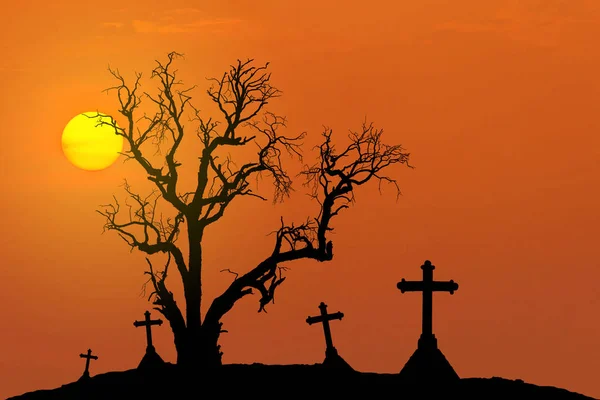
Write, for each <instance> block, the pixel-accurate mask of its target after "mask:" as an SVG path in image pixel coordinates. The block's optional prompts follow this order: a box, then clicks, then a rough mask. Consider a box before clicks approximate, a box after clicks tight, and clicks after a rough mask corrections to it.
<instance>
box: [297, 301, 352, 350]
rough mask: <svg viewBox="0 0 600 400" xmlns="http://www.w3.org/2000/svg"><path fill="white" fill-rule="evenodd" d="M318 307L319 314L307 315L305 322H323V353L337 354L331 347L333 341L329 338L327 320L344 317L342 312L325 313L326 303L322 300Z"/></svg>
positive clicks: (310, 323) (329, 331) (329, 332)
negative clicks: (324, 346) (314, 315)
mask: <svg viewBox="0 0 600 400" xmlns="http://www.w3.org/2000/svg"><path fill="white" fill-rule="evenodd" d="M319 309H320V310H321V315H318V316H316V317H308V318H306V322H307V323H308V324H309V325H312V324H314V323H318V322H322V323H323V333H324V334H325V345H326V346H327V347H326V349H325V354H326V355H328V354H337V350H336V349H335V347H333V341H332V340H331V329H329V321H331V320H334V319H339V320H341V319H342V318H343V317H344V314H343V313H341V312H339V311H338V312H336V313H333V314H327V305H326V304H325V303H323V302H321V304H319Z"/></svg>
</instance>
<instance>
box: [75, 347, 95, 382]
mask: <svg viewBox="0 0 600 400" xmlns="http://www.w3.org/2000/svg"><path fill="white" fill-rule="evenodd" d="M79 357H81V358H85V370H84V371H83V375H81V378H79V380H80V381H84V380H86V379H89V378H90V360H97V359H98V356H93V355H92V350H91V349H88V351H87V354H80V355H79Z"/></svg>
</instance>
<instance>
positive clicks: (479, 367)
mask: <svg viewBox="0 0 600 400" xmlns="http://www.w3.org/2000/svg"><path fill="white" fill-rule="evenodd" d="M54 3H55V4H52V2H42V1H39V5H37V6H35V7H34V6H32V4H31V3H28V2H12V3H11V7H13V8H12V9H10V10H6V11H5V12H3V13H1V14H2V16H1V17H0V18H2V23H1V24H0V26H1V28H0V30H1V31H0V33H1V35H0V37H1V39H0V40H1V41H2V42H0V44H1V48H2V57H0V72H1V73H0V87H1V88H2V92H3V93H2V97H1V98H0V99H1V100H0V101H1V102H2V104H0V109H1V110H2V121H3V122H2V130H3V132H4V135H3V136H4V140H3V144H2V146H0V152H1V159H0V162H1V168H0V176H1V177H2V181H3V182H4V191H3V195H2V196H0V205H1V207H2V210H3V212H4V215H3V220H4V221H3V224H2V233H1V238H2V239H1V240H2V261H1V267H0V268H1V271H2V275H1V276H2V297H1V299H2V301H1V302H0V303H1V304H2V305H1V306H0V312H1V314H0V317H1V318H2V329H0V354H1V356H0V397H2V398H5V397H7V396H11V395H16V394H19V393H22V392H26V391H31V390H35V389H41V388H52V387H57V386H60V385H61V384H64V383H67V382H70V381H73V380H75V379H77V378H78V377H79V376H80V374H81V372H82V369H83V364H84V362H83V360H81V359H79V357H78V355H79V353H81V352H84V351H85V350H86V349H87V348H88V347H91V348H92V349H93V351H94V352H95V353H96V354H98V355H99V357H100V358H99V360H98V361H94V362H92V366H91V373H92V375H93V374H98V373H102V372H107V371H111V370H124V369H129V368H134V367H135V366H136V365H137V363H138V362H139V360H140V358H141V356H142V355H143V352H144V348H145V337H144V333H143V332H142V331H141V330H140V329H135V328H134V327H133V325H132V323H133V321H134V320H136V319H141V318H143V312H144V311H145V310H146V309H148V308H149V304H148V302H147V301H146V299H145V298H144V297H140V296H139V294H140V289H141V285H142V284H143V282H144V280H145V278H144V275H143V274H142V273H143V270H144V268H145V262H144V259H143V256H142V255H141V254H140V253H136V252H134V253H129V249H128V248H127V246H126V245H125V243H123V242H122V241H121V240H120V239H119V238H118V237H117V236H116V235H114V234H111V233H107V234H105V235H101V231H102V223H103V220H102V218H101V217H100V216H99V215H97V214H96V213H95V212H94V210H95V209H96V208H97V206H98V205H99V204H103V203H106V202H108V201H110V199H111V195H112V194H113V193H115V194H118V195H121V192H119V190H118V185H120V184H121V182H122V178H124V177H128V178H129V180H130V183H132V185H136V184H138V185H141V184H142V183H143V182H144V180H145V177H144V176H143V175H142V174H141V171H140V169H139V168H137V166H136V165H134V164H132V163H127V164H122V163H121V162H120V161H119V162H117V163H116V164H115V165H113V166H111V167H110V168H108V169H106V170H104V171H101V172H97V173H90V172H86V171H82V170H78V169H76V168H75V167H73V166H72V165H71V164H69V163H68V161H67V160H66V158H65V157H64V156H63V154H62V150H61V145H60V135H61V133H62V129H63V127H64V126H65V124H66V123H67V122H68V121H69V120H70V119H71V118H72V117H73V116H74V115H76V114H78V113H80V112H85V111H90V110H95V109H99V110H101V111H102V112H106V113H116V102H115V99H114V97H113V96H112V95H111V96H107V95H105V94H104V93H101V90H102V89H104V88H106V87H108V86H110V85H111V84H113V83H114V82H113V81H112V80H111V77H110V75H109V74H108V72H107V69H106V67H107V65H108V64H109V63H110V65H111V66H113V67H118V68H119V69H120V71H121V72H122V73H123V74H124V75H125V76H126V77H131V76H132V73H133V71H136V70H137V71H141V72H144V73H146V75H148V74H149V71H150V70H151V68H153V67H154V60H155V59H157V58H160V59H164V57H165V55H166V53H167V52H169V51H172V50H175V51H178V52H182V53H185V55H186V59H185V60H183V61H180V62H179V69H180V71H181V74H182V75H181V76H182V77H183V78H184V79H185V80H186V82H187V83H189V84H190V85H192V84H198V85H199V88H200V89H201V90H198V91H197V92H196V95H195V103H194V104H195V105H196V106H197V107H198V108H200V109H203V110H206V112H207V113H211V112H213V110H214V109H213V108H211V107H212V106H211V105H210V103H209V102H208V101H207V100H206V96H205V95H204V90H205V89H206V88H207V82H206V81H205V79H204V78H206V77H211V76H217V75H220V74H221V73H222V72H223V71H224V70H225V69H226V68H227V66H228V65H229V64H230V63H232V62H235V60H236V59H237V58H246V57H253V58H256V59H257V61H258V62H265V61H270V62H271V63H272V64H271V65H272V72H273V83H274V84H275V85H276V86H277V87H278V88H279V89H281V90H282V91H283V92H284V96H283V97H282V98H280V99H278V100H277V101H275V102H273V110H274V111H277V112H280V113H282V114H285V115H286V116H287V117H288V120H289V125H288V130H289V132H296V133H297V132H300V131H304V130H306V131H308V133H309V135H310V137H311V139H310V140H313V141H314V140H317V139H318V135H319V133H320V131H321V129H322V125H328V126H330V127H332V128H333V129H334V133H337V135H338V136H337V137H338V138H343V137H344V136H345V134H346V132H347V130H348V129H351V128H354V129H357V128H359V127H360V123H361V122H362V121H363V120H364V118H365V117H367V118H368V119H369V120H372V121H374V122H375V124H376V125H377V126H378V127H382V128H384V129H385V134H384V137H386V140H387V141H388V142H393V143H402V144H403V145H404V146H405V147H406V148H407V149H408V150H409V151H410V152H411V153H412V156H411V157H412V164H414V165H415V166H416V169H414V170H409V169H407V168H395V169H393V170H392V171H391V172H392V173H393V174H394V176H395V177H397V178H398V179H399V182H400V185H401V188H402V191H403V196H402V197H401V198H400V200H399V201H398V202H396V201H395V197H394V193H393V192H392V191H391V190H387V191H386V192H385V193H384V195H383V196H380V195H379V194H378V192H377V187H376V185H372V186H370V187H366V188H361V189H363V190H360V191H358V192H357V204H356V206H355V207H354V208H353V209H351V210H350V211H348V212H346V213H345V214H343V215H342V216H341V217H340V218H339V219H338V220H337V221H336V223H335V227H336V229H337V231H336V232H337V233H336V234H335V236H334V237H333V239H334V253H335V258H334V260H333V261H332V262H330V263H327V264H318V263H313V262H299V263H296V264H292V265H289V266H290V267H292V269H291V270H290V271H288V279H287V280H286V282H285V284H284V285H282V286H281V287H280V289H279V292H278V295H277V297H276V304H275V305H270V307H268V314H257V313H256V310H257V308H258V302H257V298H256V297H248V298H246V299H244V300H243V301H242V302H241V303H240V304H238V306H237V307H236V308H235V309H234V310H233V311H232V312H231V313H230V314H228V315H227V317H226V319H225V321H224V323H225V326H224V327H225V328H226V329H228V330H229V333H227V334H224V335H223V336H222V339H221V344H222V347H223V350H224V358H223V361H224V362H226V363H236V362H262V363H314V362H319V361H321V360H322V358H323V356H324V341H323V334H322V331H321V330H320V328H318V327H315V326H308V325H307V324H306V322H305V319H306V317H307V316H308V315H315V314H316V313H318V308H317V306H318V304H319V302H321V301H324V302H326V303H327V304H328V305H329V309H330V311H332V312H333V311H338V310H339V311H342V312H344V314H345V318H344V320H343V321H341V322H339V321H335V322H333V323H332V332H333V340H334V344H335V345H336V347H337V349H338V350H339V352H340V354H341V355H342V356H343V357H344V358H345V359H346V360H347V361H348V362H349V363H350V364H351V365H352V366H354V367H355V368H356V369H358V370H361V371H375V372H397V371H399V370H400V369H401V368H402V366H403V365H404V363H405V362H406V360H407V359H408V357H409V356H410V355H411V354H412V352H413V351H414V349H415V348H416V343H417V339H418V336H419V333H420V328H421V320H420V315H421V314H420V313H421V308H420V307H421V299H420V296H419V295H418V294H414V293H412V294H404V295H403V294H401V293H400V292H399V291H398V290H397V289H396V283H397V282H398V281H399V280H400V279H401V278H403V277H405V278H407V279H419V278H420V277H421V270H420V269H419V266H420V265H421V264H422V263H423V261H424V260H425V259H430V260H431V261H432V262H433V264H435V265H436V266H437V269H436V271H435V274H434V277H435V278H437V279H440V280H447V279H454V280H455V281H457V282H458V283H459V284H460V289H459V290H458V292H457V293H455V295H454V296H450V295H448V294H446V293H441V294H436V295H435V296H434V324H433V327H434V333H435V334H436V336H437V337H438V340H439V344H440V347H441V349H442V351H443V352H444V354H445V355H446V357H447V358H448V359H449V361H450V362H451V363H452V365H453V366H454V368H455V369H456V371H457V373H458V374H459V375H460V376H462V377H473V376H483V377H491V376H502V377H506V378H513V379H514V378H521V379H524V380H525V381H528V382H531V383H535V384H540V385H553V386H559V387H564V388H567V389H569V390H574V391H578V392H581V393H583V394H586V395H589V396H594V397H600V384H599V383H598V379H597V371H598V370H600V344H599V341H598V339H599V338H600V313H599V309H600V289H599V288H598V284H597V282H598V280H599V279H600V269H599V268H598V259H599V256H600V254H599V253H598V239H599V238H600V232H599V228H598V226H599V222H600V221H599V219H600V211H599V208H598V204H600V187H599V185H598V182H599V181H600V180H599V179H598V177H599V174H600V135H598V129H599V128H600V119H598V109H599V104H600V78H599V76H598V71H599V70H600V53H599V52H598V47H597V40H596V38H598V37H600V5H599V4H598V2H597V1H596V0H585V1H584V0H569V1H564V0H563V1H561V0H526V1H518V0H503V1H491V0H490V1H484V2H482V1H479V0H456V1H453V2H446V1H441V0H421V1H414V2H413V1H401V2H399V1H371V2H364V1H360V2H359V1H355V0H352V1H349V0H345V1H327V2H326V1H314V0H305V1H303V2H283V1H276V0H269V1H263V0H260V1H255V2H249V1H244V2H241V1H220V2H205V1H202V2H199V1H181V0H174V1H170V2H166V3H165V2H159V1H148V0H144V1H143V2H142V1H140V0H132V1H128V2H126V3H127V6H126V8H123V6H122V5H120V4H122V3H123V2H121V1H115V0H106V1H103V2H101V4H102V5H101V6H99V5H98V4H97V3H94V4H92V3H91V2H89V6H86V5H82V4H81V2H79V1H74V0H65V1H57V2H54ZM136 3H137V4H136ZM240 3H242V4H240ZM290 3H294V5H293V6H292V5H290ZM300 3H301V5H298V4H300ZM142 4H143V5H142ZM192 7H193V9H192ZM144 87H145V88H147V89H148V90H151V89H152V88H153V86H152V83H151V82H147V81H146V83H145V86H144ZM309 150H310V149H308V148H307V149H306V156H307V157H309V156H310V157H312V153H309ZM292 168H296V167H295V166H292ZM296 187H297V190H298V192H297V193H296V196H295V197H294V198H293V199H292V200H291V201H289V202H287V203H285V204H283V205H277V206H275V207H274V206H272V205H271V204H270V202H265V203H262V202H260V201H259V200H255V201H246V200H244V201H241V202H239V204H238V205H237V207H234V208H232V209H231V210H230V212H229V213H228V214H227V215H226V216H225V218H224V219H223V220H222V221H221V223H219V224H218V225H215V226H214V227H211V228H210V231H209V232H208V233H207V237H206V241H205V246H206V247H205V254H206V257H205V279H206V282H207V283H206V284H205V288H206V295H207V296H211V295H215V294H217V293H218V292H219V291H220V290H222V289H223V288H224V287H225V285H227V284H228V282H230V280H231V278H232V277H231V275H228V274H224V273H219V270H221V269H223V268H230V269H233V270H239V271H245V270H247V269H248V268H250V267H252V266H253V265H255V264H256V262H257V261H259V260H260V259H261V258H262V257H263V256H264V255H266V254H268V253H269V252H270V250H271V242H272V238H271V237H266V236H265V235H266V234H267V233H269V232H270V231H272V230H273V229H276V227H277V226H278V222H279V217H280V215H285V216H286V217H288V216H289V217H290V218H296V220H303V219H304V217H305V216H306V215H307V213H308V212H309V211H312V210H313V209H311V208H310V203H308V202H307V199H306V197H305V196H303V195H302V187H301V186H300V182H298V183H297V185H296ZM267 193H269V192H267ZM307 207H309V208H307ZM240 227H243V228H240ZM246 227H255V228H253V229H252V230H249V229H246ZM172 278H175V275H173V276H172ZM172 282H173V283H172V285H175V280H172ZM174 287H177V286H176V285H175V286H174ZM153 314H154V316H158V314H157V313H156V312H154V313H153ZM154 333H155V336H154V337H155V345H156V348H157V350H158V352H159V353H160V354H161V355H162V356H163V358H164V359H166V360H168V361H174V360H175V352H174V347H173V345H172V338H171V335H170V332H169V330H168V328H167V326H165V325H163V326H162V327H160V328H158V329H155V330H154Z"/></svg>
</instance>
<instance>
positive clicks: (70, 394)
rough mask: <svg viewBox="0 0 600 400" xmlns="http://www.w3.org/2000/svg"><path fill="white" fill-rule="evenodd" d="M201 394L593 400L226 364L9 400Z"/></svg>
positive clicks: (536, 390)
mask: <svg viewBox="0 0 600 400" xmlns="http://www.w3.org/2000/svg"><path fill="white" fill-rule="evenodd" d="M203 394H207V395H208V394H210V397H211V398H230V397H231V396H237V395H245V396H250V397H251V398H253V397H255V396H256V397H258V396H261V397H266V398H275V397H284V398H285V397H287V396H288V395H293V397H297V396H306V397H308V398H311V399H327V398H330V397H333V398H340V397H341V396H350V395H351V396H352V397H355V396H357V395H358V396H363V397H366V398H369V399H379V398H387V397H389V396H393V397H394V398H402V399H421V398H432V397H431V396H435V397H433V398H436V397H437V398H440V397H443V398H456V399H476V398H477V399H480V398H484V399H507V398H511V397H512V398H516V397H519V398H529V399H537V398H553V399H558V400H561V399H564V400H585V399H590V400H594V399H593V398H592V397H587V396H584V395H582V394H578V393H574V392H570V391H568V390H565V389H560V388H555V387H548V386H536V385H533V384H529V383H525V382H523V381H521V380H508V379H502V378H498V377H493V378H463V379H459V380H457V381H454V382H449V383H446V384H427V383H424V384H408V383H402V382H401V381H400V374H398V373H396V374H378V373H365V372H356V371H353V370H348V369H335V368H328V367H326V366H324V365H323V364H314V365H263V364H251V365H244V364H228V365H223V366H222V367H220V368H218V369H214V370H207V371H202V372H199V371H197V372H195V373H184V372H182V370H181V369H180V368H179V367H177V366H176V365H173V364H170V363H165V364H164V365H163V366H160V367H156V368H154V369H132V370H127V371H122V372H108V373H105V374H99V375H96V376H92V377H90V378H89V379H84V380H78V381H75V382H72V383H69V384H66V385H63V386H61V387H59V388H56V389H51V390H39V391H35V392H30V393H25V394H23V395H20V396H15V397H11V398H9V399H7V400H51V399H52V400H54V399H62V400H70V399H73V400H74V399H77V400H81V399H88V400H96V399H97V400H100V399H120V398H128V399H132V398H135V399H183V398H185V399H188V398H191V397H193V396H201V395H203Z"/></svg>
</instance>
